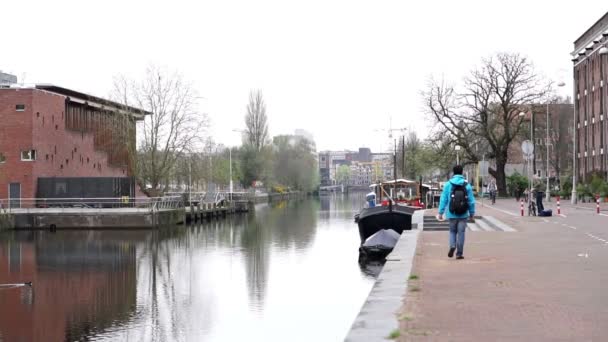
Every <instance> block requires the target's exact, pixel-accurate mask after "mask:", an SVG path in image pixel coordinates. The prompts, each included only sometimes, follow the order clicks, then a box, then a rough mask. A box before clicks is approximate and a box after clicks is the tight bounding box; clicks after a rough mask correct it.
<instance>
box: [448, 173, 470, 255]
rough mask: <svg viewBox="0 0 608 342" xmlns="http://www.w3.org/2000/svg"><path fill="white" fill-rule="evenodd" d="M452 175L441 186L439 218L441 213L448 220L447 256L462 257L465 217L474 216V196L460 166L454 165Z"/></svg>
mask: <svg viewBox="0 0 608 342" xmlns="http://www.w3.org/2000/svg"><path fill="white" fill-rule="evenodd" d="M453 171H454V175H453V176H452V178H451V179H450V181H449V182H447V183H446V184H445V186H444V187H443V192H442V193H441V199H440V201H439V220H443V214H444V212H446V209H447V213H446V217H447V218H448V219H449V220H450V251H449V252H448V257H450V258H451V257H453V256H454V251H456V259H464V256H463V252H464V232H465V230H466V228H467V219H468V218H469V217H470V218H471V219H473V217H474V216H475V197H474V196H473V189H472V188H471V185H470V184H468V183H467V181H466V180H465V179H464V177H463V176H462V166H461V165H456V166H454V169H453Z"/></svg>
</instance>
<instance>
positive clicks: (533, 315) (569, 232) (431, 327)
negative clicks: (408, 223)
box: [398, 199, 608, 341]
mask: <svg viewBox="0 0 608 342" xmlns="http://www.w3.org/2000/svg"><path fill="white" fill-rule="evenodd" d="M551 204H552V205H554V204H555V203H554V202H552V203H551ZM606 206H607V207H608V205H606ZM518 208H519V205H518V203H516V202H515V200H513V199H511V200H499V201H498V202H497V204H496V205H495V206H490V207H488V206H487V205H486V206H485V207H483V208H478V213H479V214H481V215H492V216H494V217H496V218H497V219H499V220H500V221H502V222H504V223H505V224H507V225H509V226H511V227H513V228H515V229H516V230H517V232H515V233H500V232H475V231H468V232H467V236H466V243H465V252H464V255H465V259H464V260H455V259H449V258H448V257H447V249H448V246H447V240H448V233H447V232H423V233H422V234H421V235H420V240H419V243H418V249H417V251H416V256H415V260H414V268H413V271H412V274H415V275H416V276H417V277H418V279H417V280H413V281H410V284H409V290H408V291H407V295H406V296H405V298H406V299H405V302H404V305H403V307H402V308H401V312H400V313H399V316H398V319H399V320H400V337H399V338H398V339H399V340H401V341H418V340H420V341H428V340H430V341H511V340H513V341H572V340H574V341H603V340H605V339H606V336H608V324H606V322H608V290H606V284H608V267H606V264H607V262H608V217H606V216H601V215H597V214H595V213H594V212H593V211H592V210H585V209H579V210H577V209H576V208H569V209H567V210H563V212H564V213H565V217H563V216H557V217H555V216H554V217H550V218H543V217H528V216H525V217H521V216H519V211H518ZM562 208H563V209H564V207H563V206H562ZM427 214H429V215H432V214H433V213H432V212H428V213H427Z"/></svg>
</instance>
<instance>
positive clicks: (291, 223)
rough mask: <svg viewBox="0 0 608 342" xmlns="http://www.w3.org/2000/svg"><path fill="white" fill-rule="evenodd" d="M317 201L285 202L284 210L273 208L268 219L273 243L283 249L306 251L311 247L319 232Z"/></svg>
mask: <svg viewBox="0 0 608 342" xmlns="http://www.w3.org/2000/svg"><path fill="white" fill-rule="evenodd" d="M318 210H319V202H317V201H316V200H302V201H298V200H292V201H289V202H284V208H283V209H277V208H273V209H272V210H271V212H270V215H269V218H268V224H269V226H270V227H271V229H272V242H274V243H275V244H276V245H277V246H278V247H280V248H282V249H291V248H296V249H304V248H307V247H309V246H310V243H311V242H312V241H313V240H314V237H315V233H316V231H317V211H318Z"/></svg>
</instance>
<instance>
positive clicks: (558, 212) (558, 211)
mask: <svg viewBox="0 0 608 342" xmlns="http://www.w3.org/2000/svg"><path fill="white" fill-rule="evenodd" d="M561 214H562V212H561V210H560V208H559V196H557V215H561Z"/></svg>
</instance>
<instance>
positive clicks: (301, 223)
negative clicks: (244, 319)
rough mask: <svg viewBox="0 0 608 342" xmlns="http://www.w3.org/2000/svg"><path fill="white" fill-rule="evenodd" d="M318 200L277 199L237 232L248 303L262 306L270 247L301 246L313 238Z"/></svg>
mask: <svg viewBox="0 0 608 342" xmlns="http://www.w3.org/2000/svg"><path fill="white" fill-rule="evenodd" d="M318 207H319V202H317V201H313V200H304V201H295V200H294V201H288V202H277V203H274V204H272V205H271V206H270V207H264V208H259V209H258V210H257V211H256V212H255V213H254V214H253V215H250V216H249V217H250V219H249V221H248V222H247V224H246V226H245V229H244V230H243V232H242V235H241V245H242V247H243V253H244V254H245V268H246V270H245V271H246V274H247V286H248V288H249V298H250V302H251V303H250V304H251V305H252V306H253V307H255V308H258V309H259V308H262V307H263V304H264V298H265V292H266V287H267V282H268V272H269V266H270V256H271V249H272V248H273V247H274V248H278V249H280V250H290V249H296V250H298V249H305V248H307V247H309V246H310V244H311V242H312V241H313V240H314V236H315V232H316V229H317V213H316V212H317V210H318Z"/></svg>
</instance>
